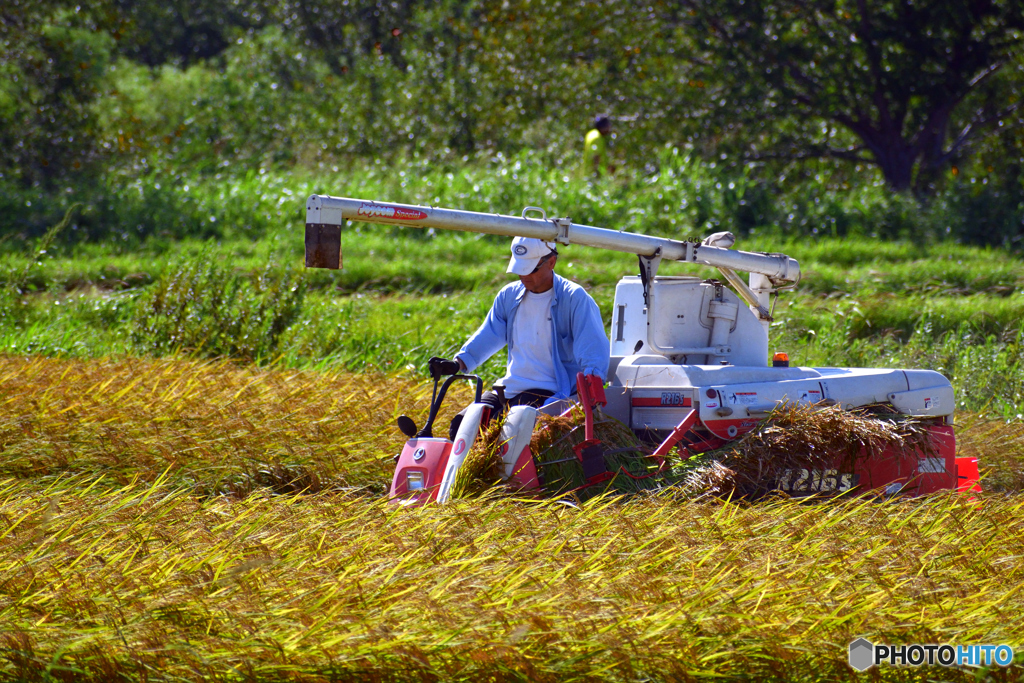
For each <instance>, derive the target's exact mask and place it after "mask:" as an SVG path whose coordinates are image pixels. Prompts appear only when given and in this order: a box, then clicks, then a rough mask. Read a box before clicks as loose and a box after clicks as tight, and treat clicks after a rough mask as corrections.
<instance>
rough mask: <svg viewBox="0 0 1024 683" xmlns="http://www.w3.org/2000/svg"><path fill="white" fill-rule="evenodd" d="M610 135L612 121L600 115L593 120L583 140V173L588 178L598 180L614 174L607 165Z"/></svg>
mask: <svg viewBox="0 0 1024 683" xmlns="http://www.w3.org/2000/svg"><path fill="white" fill-rule="evenodd" d="M611 134H612V120H611V119H610V118H608V117H607V116H605V115H604V114H600V115H599V116H597V117H595V118H594V127H593V128H592V129H591V130H590V131H588V132H587V137H586V138H584V140H583V173H584V175H585V176H587V177H588V178H600V177H604V176H607V175H608V174H609V172H611V173H614V172H615V167H614V166H612V165H610V164H609V163H608V138H609V137H611Z"/></svg>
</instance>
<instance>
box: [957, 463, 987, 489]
mask: <svg viewBox="0 0 1024 683" xmlns="http://www.w3.org/2000/svg"><path fill="white" fill-rule="evenodd" d="M978 479H980V474H979V473H978V459H977V458H975V457H973V456H972V457H966V458H957V459H956V481H957V484H956V490H957V491H960V492H961V493H966V492H968V491H977V492H978V493H981V484H980V483H979V482H978Z"/></svg>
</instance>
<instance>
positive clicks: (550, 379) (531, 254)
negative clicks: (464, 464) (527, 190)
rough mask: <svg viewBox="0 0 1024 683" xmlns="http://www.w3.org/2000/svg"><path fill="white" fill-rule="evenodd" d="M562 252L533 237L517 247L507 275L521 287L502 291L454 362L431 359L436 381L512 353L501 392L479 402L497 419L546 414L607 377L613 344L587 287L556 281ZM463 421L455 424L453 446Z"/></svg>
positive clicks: (514, 285)
mask: <svg viewBox="0 0 1024 683" xmlns="http://www.w3.org/2000/svg"><path fill="white" fill-rule="evenodd" d="M557 260H558V250H557V249H556V248H555V244H554V243H552V242H544V241H542V240H539V239H535V238H532V237H516V238H515V239H513V240H512V258H511V260H510V261H509V263H508V268H507V269H506V271H505V272H507V273H514V274H515V275H517V276H518V277H519V280H518V282H511V283H509V284H507V285H505V286H504V287H502V288H501V291H499V292H498V295H497V296H496V297H495V299H494V304H493V305H492V306H491V310H490V312H488V313H487V317H486V318H485V319H484V322H483V324H482V325H480V328H479V329H478V330H477V331H476V332H475V333H473V336H472V337H470V338H469V341H467V342H466V343H465V344H464V345H463V346H462V349H461V350H460V351H459V352H458V353H457V354H456V355H455V359H454V360H447V359H444V358H436V357H435V358H431V359H430V361H429V367H430V369H431V374H435V369H436V374H438V375H453V374H455V373H457V372H471V371H472V370H473V369H475V368H477V367H479V366H480V365H481V364H483V363H484V362H485V361H486V360H487V359H488V358H490V357H491V356H493V355H494V354H495V353H497V352H498V351H500V350H501V349H502V348H504V347H508V365H507V366H506V371H505V376H504V377H503V378H502V379H501V381H500V382H499V384H502V385H504V387H505V392H504V399H503V398H502V397H501V396H499V395H498V394H496V393H495V392H493V391H489V392H487V393H486V394H484V395H483V397H482V399H481V400H482V402H483V403H486V404H488V405H489V406H490V407H491V414H492V415H497V414H499V413H501V412H502V411H504V410H505V408H506V407H507V406H519V405H530V406H534V407H537V406H541V405H544V404H545V403H550V402H552V401H555V400H558V399H563V398H569V397H570V396H571V395H572V394H574V393H575V392H576V375H577V373H580V372H582V373H584V374H588V375H597V376H599V377H600V378H601V379H602V380H604V379H605V377H606V375H607V374H608V357H609V344H608V336H607V335H606V334H605V332H604V322H603V321H602V320H601V311H600V309H598V307H597V304H596V303H595V302H594V299H593V298H591V296H590V294H588V293H587V291H586V290H585V289H583V287H581V286H579V285H578V284H576V283H575V282H570V281H569V280H566V279H565V278H563V277H560V276H558V275H555V263H556V262H557ZM461 423H462V417H461V414H460V415H459V416H457V417H456V418H455V419H454V420H453V421H452V427H451V435H452V438H454V434H455V432H456V431H457V430H458V426H459V424H461Z"/></svg>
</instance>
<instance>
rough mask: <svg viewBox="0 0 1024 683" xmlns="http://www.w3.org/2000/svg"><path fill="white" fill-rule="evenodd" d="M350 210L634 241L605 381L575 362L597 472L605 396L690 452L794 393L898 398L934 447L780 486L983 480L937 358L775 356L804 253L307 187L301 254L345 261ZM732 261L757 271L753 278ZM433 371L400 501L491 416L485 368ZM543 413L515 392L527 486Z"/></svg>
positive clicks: (603, 474)
mask: <svg viewBox="0 0 1024 683" xmlns="http://www.w3.org/2000/svg"><path fill="white" fill-rule="evenodd" d="M346 220H350V221H363V222H368V223H382V224H389V225H402V226H407V227H410V228H434V229H438V230H460V231H464V232H476V233H485V234H491V235H505V236H509V237H513V236H522V237H536V238H539V239H542V240H546V241H549V242H557V243H558V244H564V245H569V244H579V245H586V246H591V247H597V248H600V249H611V250H614V251H621V252H626V253H631V254H636V255H637V256H638V257H639V270H640V273H639V276H626V277H623V278H622V279H621V280H620V281H619V283H618V285H617V287H616V289H615V302H614V306H613V309H612V321H611V334H610V335H609V338H610V340H611V362H610V366H609V368H608V382H609V386H607V387H604V386H602V383H601V382H600V380H599V378H597V377H593V376H591V377H584V376H582V375H581V376H580V377H578V378H577V379H578V381H577V384H578V388H579V399H580V403H581V404H582V405H583V408H584V411H585V414H586V417H587V420H586V427H585V428H586V440H585V441H584V442H583V443H582V444H581V445H580V447H578V448H577V449H576V454H577V457H578V458H579V460H580V463H581V465H582V467H583V472H584V475H585V477H586V480H587V482H588V483H597V482H601V481H606V480H607V479H608V478H610V477H611V476H612V473H609V472H607V471H606V470H605V462H604V457H603V451H602V447H601V445H600V443H599V442H598V441H597V440H596V439H595V438H594V433H593V418H592V413H593V408H594V407H595V406H598V405H600V406H603V409H604V412H605V413H606V414H607V415H610V416H612V417H614V418H616V419H618V420H620V421H621V422H623V423H625V424H626V425H629V427H630V428H631V429H632V430H633V431H634V432H635V433H636V434H637V435H638V436H639V437H640V438H641V439H642V440H643V441H644V442H646V443H649V444H651V448H652V455H653V456H654V457H659V458H660V457H662V456H666V455H667V454H668V453H669V451H670V450H671V449H672V448H673V447H678V449H679V451H680V453H683V454H686V453H700V452H706V451H708V450H712V449H715V448H719V447H721V446H723V445H725V444H727V443H728V442H730V441H733V440H735V439H737V438H739V437H740V436H742V435H743V434H744V433H746V432H749V431H750V430H752V429H753V428H754V427H755V426H756V425H757V424H758V423H759V421H761V420H762V419H764V418H765V417H767V416H768V415H769V414H770V413H771V412H772V410H774V409H775V408H776V407H777V406H779V405H781V404H784V403H790V404H792V403H797V404H808V405H815V406H833V405H840V406H841V407H842V408H843V409H847V410H849V409H854V408H859V407H863V406H871V405H876V404H888V405H889V406H891V408H892V409H893V411H894V412H895V413H897V414H900V415H905V416H913V417H914V418H916V419H917V420H918V421H919V422H921V423H923V424H924V425H925V426H926V428H927V430H928V432H929V441H930V444H931V447H930V448H928V449H926V451H912V452H906V451H900V452H895V451H889V452H886V453H883V454H881V455H877V454H876V456H875V457H871V458H861V459H859V460H857V461H856V462H853V463H849V462H837V463H836V466H835V467H834V468H831V469H829V468H826V469H825V470H823V471H806V470H803V471H798V472H787V473H786V474H785V475H784V476H781V477H780V478H779V480H778V481H776V482H773V483H772V484H774V486H771V488H775V487H777V488H779V489H782V490H786V491H788V492H790V493H791V494H792V495H809V494H821V493H839V492H845V491H852V490H859V491H870V490H880V491H882V492H884V493H887V494H893V493H903V494H909V495H920V494H925V493H930V492H934V491H939V490H942V489H951V488H966V487H967V486H975V485H976V484H975V483H974V482H975V480H976V478H977V474H976V467H977V466H976V463H974V462H972V463H967V462H966V461H967V460H972V459H967V458H961V459H960V460H961V461H962V462H960V463H958V462H957V458H956V442H955V437H954V433H953V410H954V398H953V387H952V385H951V384H950V382H949V380H948V379H946V378H945V377H944V376H943V375H941V374H939V373H937V372H933V371H930V370H883V369H867V368H808V367H789V361H788V357H787V356H786V355H785V354H775V356H774V358H773V359H772V361H771V363H770V364H769V360H768V359H769V345H768V332H769V324H770V322H771V320H772V317H771V313H770V297H771V295H772V294H776V293H777V292H778V291H780V290H783V289H792V288H794V287H795V286H796V284H797V282H798V281H799V279H800V265H799V264H798V263H797V261H796V260H794V259H792V258H790V257H788V256H786V255H784V254H767V253H753V252H745V251H736V250H733V249H730V248H729V247H731V246H732V244H733V237H732V235H731V234H729V233H717V234H715V235H712V236H711V237H709V238H708V239H706V240H704V241H703V242H692V241H679V240H672V239H666V238H661V237H652V236H648V235H637V234H631V233H625V232H619V231H615V230H607V229H603V228H596V227H591V226H586V225H578V224H575V223H573V222H572V221H571V220H569V219H568V218H548V217H547V216H546V214H545V212H544V211H543V210H541V209H538V208H536V207H527V208H526V209H524V210H523V213H522V216H521V217H515V216H501V215H495V214H485V213H476V212H472V211H457V210H452V209H441V208H433V207H426V206H410V205H405V204H388V203H380V202H375V201H367V200H361V199H345V198H339V197H329V196H321V195H313V196H311V197H310V198H309V199H308V200H307V203H306V266H307V267H312V268H333V269H337V268H341V266H342V254H341V228H342V226H343V225H344V223H345V221H346ZM664 260H669V261H678V262H682V263H693V264H700V265H704V266H710V267H712V268H716V269H717V270H718V273H719V274H720V276H721V277H720V279H701V278H698V277H676V276H673V277H665V276H659V275H658V266H659V264H660V263H661V262H662V261H664ZM737 271H744V272H746V273H749V280H748V282H744V281H743V279H742V278H741V277H740V276H739V275H738V274H737ZM726 284H728V285H729V286H726ZM730 287H731V289H730ZM459 379H468V380H473V381H475V382H476V402H475V403H474V404H473V405H472V406H470V408H469V409H468V410H467V413H466V416H465V419H464V420H463V422H462V425H461V427H460V428H459V431H458V433H457V434H456V436H455V440H454V442H452V441H450V440H449V439H446V438H439V437H435V436H433V433H432V431H433V423H434V419H435V418H436V416H437V411H438V408H439V407H440V405H441V402H442V401H443V400H444V396H445V393H446V392H447V390H448V387H449V386H450V385H451V383H452V382H453V381H455V380H459ZM439 381H440V377H439V376H436V375H435V376H434V397H433V400H432V402H431V409H430V415H429V418H428V420H427V424H426V425H425V426H424V427H423V428H422V429H420V430H417V429H416V427H415V424H414V423H413V421H412V420H410V419H409V418H407V417H404V416H403V418H401V419H400V420H399V427H400V428H401V429H402V431H403V432H404V433H405V434H406V435H407V436H409V437H410V439H409V441H408V443H407V444H406V445H405V448H404V449H403V451H402V453H401V454H400V456H399V458H398V466H397V469H396V471H395V476H394V481H393V483H392V488H391V495H392V496H394V497H401V498H402V499H403V500H404V501H405V502H409V503H423V502H427V501H430V500H437V501H438V502H445V501H447V500H448V498H449V496H450V493H451V487H452V484H453V483H454V481H455V475H456V473H457V472H458V469H459V467H460V466H461V465H462V463H463V462H464V460H465V457H466V455H467V453H468V452H469V450H470V448H471V447H472V445H473V443H474V441H475V440H476V438H477V435H478V433H479V431H480V426H481V424H482V423H486V421H487V419H488V417H489V416H488V415H487V414H486V411H487V410H488V409H487V407H486V406H485V405H483V404H481V403H479V400H480V395H481V391H482V383H481V382H480V379H479V378H477V377H474V376H470V375H453V376H451V377H449V378H448V379H446V380H445V381H444V383H443V384H442V385H441V389H440V392H439V391H438V383H439ZM565 407H566V406H564V405H558V404H557V403H556V404H552V405H549V406H546V407H545V408H542V409H540V410H543V411H544V412H546V413H549V414H558V413H559V412H561V411H562V410H564V409H565ZM536 416H537V409H534V408H530V407H526V406H520V407H515V408H512V409H511V410H510V411H509V414H508V417H507V418H506V421H505V424H504V425H503V427H502V434H501V440H502V444H503V445H502V447H501V452H502V459H503V462H504V465H505V479H506V480H507V481H508V482H509V483H512V484H514V485H518V486H519V487H521V488H524V489H529V488H537V487H539V486H540V485H541V483H542V480H543V476H542V474H541V475H539V474H538V469H537V465H536V463H535V462H534V458H533V454H532V453H531V452H530V445H529V444H530V439H531V436H532V433H533V429H534V426H535V423H536ZM958 464H959V465H960V467H961V469H963V470H964V472H961V473H960V474H961V475H963V476H961V477H960V479H966V481H964V482H959V486H958V473H957V466H958ZM972 466H973V472H971V473H970V474H968V472H967V470H968V469H969V468H971V467H972Z"/></svg>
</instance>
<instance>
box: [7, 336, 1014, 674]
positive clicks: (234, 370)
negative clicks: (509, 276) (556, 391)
mask: <svg viewBox="0 0 1024 683" xmlns="http://www.w3.org/2000/svg"><path fill="white" fill-rule="evenodd" d="M460 392H461V393H459V394H457V395H456V396H455V397H454V398H455V400H452V401H450V402H449V404H448V406H449V408H448V410H449V414H450V413H451V412H454V410H455V409H456V407H457V405H458V404H459V403H462V402H463V401H465V400H467V399H468V392H466V391H464V390H460ZM428 398H429V386H427V385H425V384H423V383H422V381H421V380H419V379H415V378H408V377H402V376H397V375H390V376H384V375H360V374H346V373H342V372H333V373H332V372H312V371H296V370H289V369H281V368H274V367H271V368H264V369H259V368H254V367H251V366H244V367H243V366H238V365H235V364H232V363H230V362H226V361H208V362H199V361H194V360H185V359H163V360H143V359H131V358H120V359H109V358H105V359H104V358H101V359H93V360H67V359H64V360H62V359H47V358H23V357H14V356H10V357H0V406H2V408H0V453H2V463H0V676H2V677H4V678H8V679H17V680H97V681H101V680H102V681H105V680H116V679H130V680H135V679H138V680H168V681H171V680H174V681H179V680H189V681H191V680H195V681H198V680H210V679H222V680H296V681H307V680H308V681H321V680H322V681H331V680H381V681H385V680H386V681H392V680H393V681H404V680H417V681H418V680H429V681H433V680H467V681H469V680H474V681H475V680H492V681H506V680H507V681H518V680H524V681H525V680H531V681H532V680H538V681H548V680H550V681H556V680H557V681H561V680H581V681H587V680H616V681H647V680H694V679H705V678H709V679H710V678H723V677H724V678H730V679H737V678H738V679H749V680H780V681H781V680H806V681H816V680H821V681H824V680H837V679H839V680H847V679H853V678H855V677H856V676H855V675H854V674H853V672H852V670H851V669H849V667H848V666H847V665H846V648H847V645H848V643H849V642H850V641H851V640H853V639H854V638H856V637H858V636H864V637H867V638H868V639H869V640H872V641H873V642H891V643H894V644H899V643H911V642H924V643H928V642H954V643H986V642H987V643H1008V644H1010V645H1013V646H1014V647H1015V648H1019V647H1021V646H1022V645H1024V643H1022V642H1021V639H1020V635H1019V634H1020V624H1021V618H1020V615H1021V614H1022V613H1024V593H1022V590H1021V589H1022V586H1024V563H1022V562H1021V560H1020V558H1021V557H1024V514H1022V513H1024V497H1022V496H1021V495H1020V491H1021V485H1022V482H1024V474H1022V473H1024V430H1022V429H1021V425H1020V423H1019V421H1018V422H1010V423H1007V422H1006V421H1003V420H998V421H996V420H991V419H988V418H984V417H982V416H980V415H963V416H961V420H960V422H961V427H959V432H958V437H959V443H960V449H961V454H964V455H977V456H978V457H979V458H980V461H981V464H982V471H983V475H984V476H985V483H986V484H988V489H989V490H988V491H986V492H985V493H983V494H980V495H978V496H976V497H975V498H973V499H968V498H965V497H963V496H960V495H957V494H943V495H939V496H934V497H931V498H929V499H924V500H922V499H918V500H893V501H889V502H877V501H867V500H855V499H854V500H847V501H840V502H835V503H829V504H827V505H825V504H802V503H798V502H795V501H790V500H784V499H779V500H774V501H771V502H767V503H761V504H756V505H749V504H738V503H733V502H723V501H720V500H717V499H701V500H694V499H692V498H688V497H685V496H682V495H678V494H672V493H664V492H663V493H647V494H643V495H642V496H638V497H632V498H625V499H619V498H612V497H598V498H594V499H590V500H588V501H585V502H582V503H580V504H578V505H575V504H573V505H570V504H566V502H559V501H553V500H547V501H534V500H520V499H515V498H510V497H501V496H497V495H495V494H489V495H484V496H482V497H477V498H471V499H464V500H459V501H457V502H455V503H454V504H452V505H449V506H446V507H444V508H438V507H430V508H425V509H419V510H408V509H403V508H398V507H395V506H389V505H387V504H386V503H385V502H384V501H383V498H382V494H383V492H384V491H385V490H386V487H387V485H388V483H389V480H390V476H391V471H392V460H391V458H392V456H393V454H394V453H396V452H397V450H398V449H399V448H400V446H401V443H402V441H403V437H402V436H401V435H400V434H399V432H398V430H397V429H396V428H394V427H393V424H394V418H395V417H396V416H397V415H399V414H402V413H408V414H409V415H411V416H412V417H414V419H416V420H417V421H418V422H422V419H423V416H424V413H425V408H426V405H425V404H426V401H427V399H428ZM446 417H447V416H442V418H441V419H442V420H444V419H445V418H446ZM870 675H871V677H872V678H875V679H885V680H922V681H923V680H934V679H943V680H968V679H970V680H983V679H989V678H991V679H992V680H1019V679H1020V678H1021V677H1022V671H1021V669H1020V668H1019V667H1015V668H1011V669H1009V670H993V671H988V672H985V671H976V670H970V671H959V670H954V669H932V670H928V669H927V668H923V669H917V668H912V667H906V668H900V667H882V668H876V669H872V670H871V674H870Z"/></svg>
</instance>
